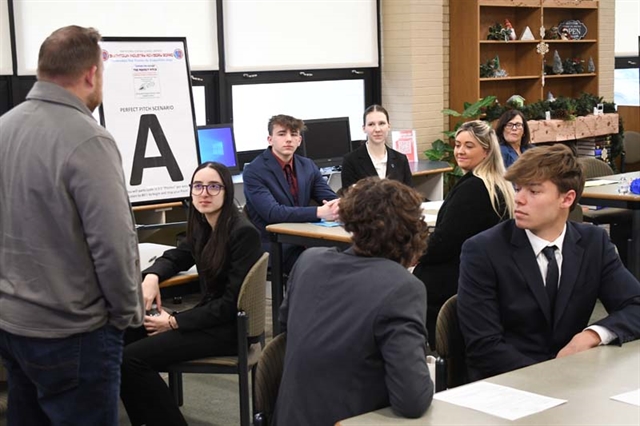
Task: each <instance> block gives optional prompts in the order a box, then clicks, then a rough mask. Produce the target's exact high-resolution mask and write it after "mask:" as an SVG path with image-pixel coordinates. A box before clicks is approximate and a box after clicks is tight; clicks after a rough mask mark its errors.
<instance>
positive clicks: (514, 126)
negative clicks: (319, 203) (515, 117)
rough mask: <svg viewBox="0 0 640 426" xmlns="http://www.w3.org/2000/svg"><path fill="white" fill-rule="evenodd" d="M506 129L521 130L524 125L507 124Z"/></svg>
mask: <svg viewBox="0 0 640 426" xmlns="http://www.w3.org/2000/svg"><path fill="white" fill-rule="evenodd" d="M504 127H505V128H507V129H512V130H520V129H522V127H523V126H522V123H507V124H506V125H505V126H504Z"/></svg>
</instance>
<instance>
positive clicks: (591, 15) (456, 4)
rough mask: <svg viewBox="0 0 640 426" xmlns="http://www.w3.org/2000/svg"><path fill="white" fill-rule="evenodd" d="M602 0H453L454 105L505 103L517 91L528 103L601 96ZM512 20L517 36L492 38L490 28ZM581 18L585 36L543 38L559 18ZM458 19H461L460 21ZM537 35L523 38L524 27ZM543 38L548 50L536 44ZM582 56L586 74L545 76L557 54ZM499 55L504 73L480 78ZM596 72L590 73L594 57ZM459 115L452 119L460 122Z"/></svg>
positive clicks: (451, 75)
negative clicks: (487, 101)
mask: <svg viewBox="0 0 640 426" xmlns="http://www.w3.org/2000/svg"><path fill="white" fill-rule="evenodd" d="M598 6H599V3H598V0H464V1H461V0H455V1H450V3H449V8H450V14H451V16H450V22H451V29H450V58H451V59H450V61H451V62H450V66H449V81H450V95H449V108H451V109H454V110H457V111H461V110H462V109H463V106H464V103H465V102H475V101H476V100H477V99H480V98H483V97H486V96H489V95H494V96H497V97H498V100H499V101H500V103H502V104H504V103H505V102H506V100H507V99H508V98H509V97H511V96H512V95H521V96H522V97H524V98H525V99H526V102H527V103H532V102H536V101H538V100H541V99H545V98H546V96H547V93H548V92H549V91H551V92H552V93H553V95H554V96H556V97H558V96H567V97H577V96H579V95H580V93H581V92H589V93H592V94H595V95H598V74H597V73H598V65H599V62H598V40H597V35H598ZM505 19H508V20H509V21H510V22H511V24H512V25H513V28H514V29H515V31H516V36H517V38H518V40H513V41H507V42H505V41H495V40H487V35H488V33H489V27H490V26H492V25H494V24H495V23H496V22H497V23H500V24H503V25H504V20H505ZM569 19H577V20H580V21H581V22H582V23H584V24H585V25H586V26H587V36H586V37H587V38H586V39H582V40H541V39H540V27H541V26H544V27H545V28H546V29H547V31H548V29H549V28H550V27H552V26H557V25H558V24H559V23H560V22H562V21H565V20H569ZM456 24H458V25H457V26H456ZM527 26H528V27H529V29H530V30H531V32H532V33H533V35H534V37H535V38H536V39H535V40H527V41H523V40H519V38H520V37H521V36H522V33H523V32H524V29H525V27H527ZM541 41H544V42H546V43H547V44H548V46H549V52H548V53H546V54H545V55H541V54H539V53H537V51H536V47H537V46H538V44H539V43H540V42H541ZM556 50H557V51H558V53H559V55H560V57H561V58H562V59H563V60H565V59H567V58H580V59H583V60H584V61H585V62H584V67H585V73H582V74H562V75H546V76H545V75H544V74H543V73H544V65H545V63H546V64H548V65H552V64H553V54H554V52H555V51H556ZM496 55H498V56H499V58H500V66H501V67H502V68H503V69H505V71H506V72H507V73H508V76H507V77H503V78H480V64H481V63H486V62H487V61H488V60H489V59H492V58H494V57H495V56H496ZM590 57H591V58H593V62H594V64H595V66H596V72H594V73H587V72H586V68H587V65H588V61H589V58H590ZM457 120H458V119H457V118H456V117H452V118H451V123H452V125H453V123H455V122H457Z"/></svg>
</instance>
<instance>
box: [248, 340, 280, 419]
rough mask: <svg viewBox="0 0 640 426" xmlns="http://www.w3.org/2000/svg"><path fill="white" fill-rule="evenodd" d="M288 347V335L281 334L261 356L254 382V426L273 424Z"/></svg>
mask: <svg viewBox="0 0 640 426" xmlns="http://www.w3.org/2000/svg"><path fill="white" fill-rule="evenodd" d="M286 347H287V333H280V334H278V335H277V336H276V337H275V338H274V339H273V340H272V341H271V342H269V344H268V345H267V346H266V347H265V348H264V351H263V352H262V355H261V356H260V360H259V361H258V365H257V366H256V374H255V381H254V382H253V388H254V395H253V413H254V414H253V425H254V426H269V425H270V424H271V423H272V422H273V413H274V411H275V408H276V399H277V397H278V390H279V389H280V380H281V379H282V371H283V369H284V354H285V350H286Z"/></svg>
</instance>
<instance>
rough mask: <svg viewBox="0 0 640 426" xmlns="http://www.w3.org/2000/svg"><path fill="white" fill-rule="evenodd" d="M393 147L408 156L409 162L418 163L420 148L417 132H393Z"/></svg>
mask: <svg viewBox="0 0 640 426" xmlns="http://www.w3.org/2000/svg"><path fill="white" fill-rule="evenodd" d="M391 141H392V147H393V149H395V150H396V151H398V152H401V153H403V154H404V155H406V156H407V159H408V160H409V161H413V162H415V161H418V146H417V142H416V131H415V130H398V131H392V132H391Z"/></svg>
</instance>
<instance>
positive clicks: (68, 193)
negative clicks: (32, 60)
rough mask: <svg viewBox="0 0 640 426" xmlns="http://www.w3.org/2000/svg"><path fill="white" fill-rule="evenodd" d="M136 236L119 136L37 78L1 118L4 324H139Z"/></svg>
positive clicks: (48, 331)
mask: <svg viewBox="0 0 640 426" xmlns="http://www.w3.org/2000/svg"><path fill="white" fill-rule="evenodd" d="M137 244H138V239H137V236H136V232H135V228H134V221H133V214H132V212H131V206H130V204H129V199H128V195H127V190H126V186H125V181H124V175H123V171H122V161H121V157H120V153H119V151H118V148H117V146H116V144H115V141H114V140H113V137H112V136H111V135H110V134H109V132H107V131H106V130H105V129H104V128H102V127H100V126H99V125H98V124H97V123H96V121H95V119H94V118H93V117H92V115H91V111H89V109H88V108H87V106H86V105H84V103H83V102H82V101H81V100H80V99H79V98H77V97H76V96H74V95H73V94H72V93H71V92H69V91H67V90H66V89H64V88H62V87H61V86H58V85H56V84H53V83H47V82H37V83H36V84H35V86H34V87H33V89H32V90H31V91H30V92H29V94H28V95H27V100H26V101H25V102H23V103H22V104H20V105H18V106H17V107H15V108H14V109H12V110H11V111H9V112H7V113H6V114H4V115H3V116H2V117H0V328H1V329H3V330H5V331H7V332H9V333H12V334H17V335H21V336H29V337H43V338H55V337H67V336H70V335H73V334H77V333H83V332H88V331H92V330H95V329H97V328H99V327H101V326H103V325H104V324H107V323H109V324H112V325H113V326H115V327H117V328H119V329H124V328H126V327H127V326H130V325H132V326H138V325H140V324H141V323H142V319H143V315H144V311H143V304H142V290H141V285H140V279H141V275H140V266H139V263H140V262H139V259H138V257H139V255H138V247H137Z"/></svg>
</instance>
